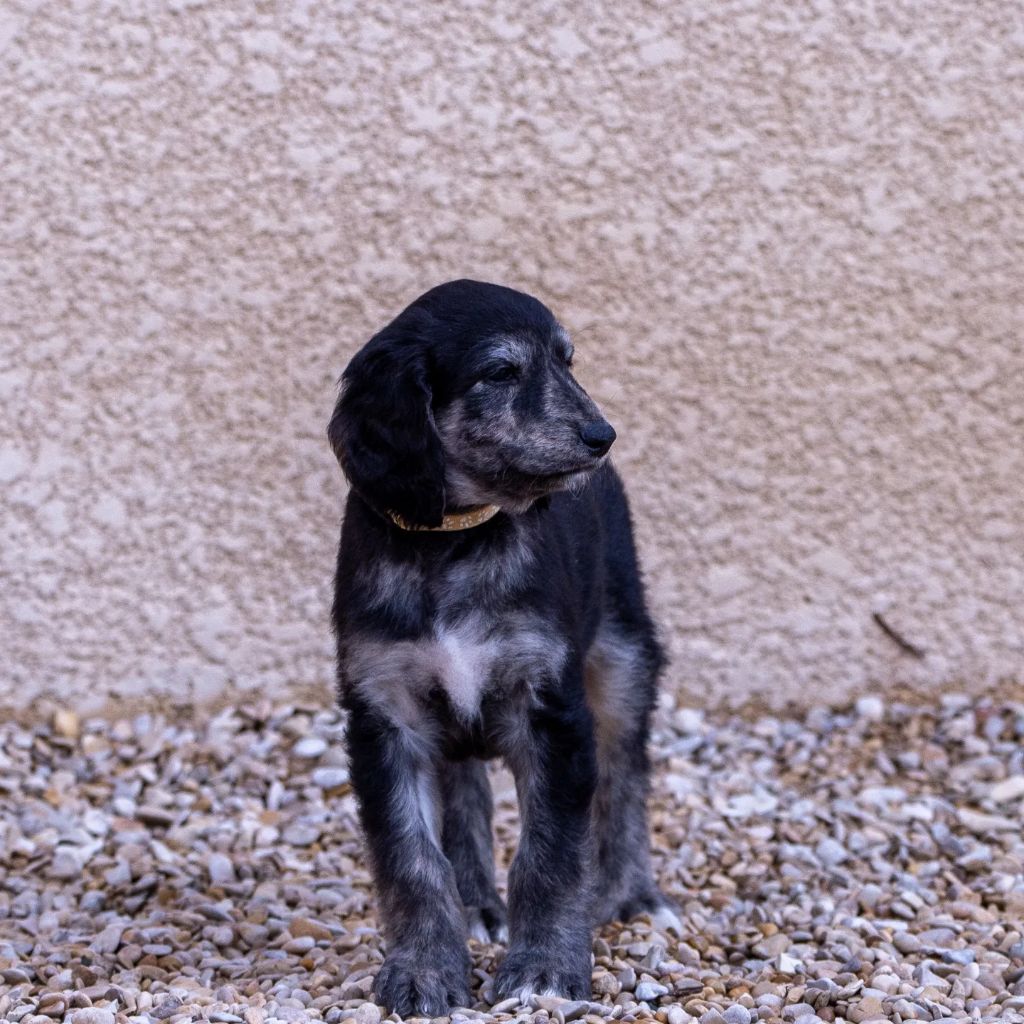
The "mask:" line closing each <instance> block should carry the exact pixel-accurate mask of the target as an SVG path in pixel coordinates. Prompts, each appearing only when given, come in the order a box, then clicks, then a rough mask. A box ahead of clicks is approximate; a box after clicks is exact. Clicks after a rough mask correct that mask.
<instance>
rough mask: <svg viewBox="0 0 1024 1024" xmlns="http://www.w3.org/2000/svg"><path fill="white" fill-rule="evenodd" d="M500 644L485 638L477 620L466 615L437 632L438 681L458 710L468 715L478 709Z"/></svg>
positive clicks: (464, 715)
mask: <svg viewBox="0 0 1024 1024" xmlns="http://www.w3.org/2000/svg"><path fill="white" fill-rule="evenodd" d="M500 654H501V647H500V644H499V643H498V641H497V640H496V639H487V638H486V636H485V634H484V633H483V631H482V630H480V628H479V623H478V622H477V621H476V620H473V619H467V620H465V621H464V622H461V623H459V624H458V625H456V626H453V627H442V628H441V629H439V630H438V632H437V641H436V658H437V673H438V676H439V679H438V681H439V682H440V684H441V686H442V687H443V688H444V690H445V692H446V693H447V694H448V699H449V700H450V701H451V702H452V704H453V705H454V706H455V708H456V709H457V710H458V712H459V713H460V714H461V715H462V716H463V717H465V718H472V717H473V716H475V715H476V713H477V711H478V710H479V709H480V695H481V694H482V693H483V691H484V689H485V687H486V686H487V684H488V683H489V682H490V680H491V678H492V675H493V672H494V663H495V661H497V659H498V658H499V657H500Z"/></svg>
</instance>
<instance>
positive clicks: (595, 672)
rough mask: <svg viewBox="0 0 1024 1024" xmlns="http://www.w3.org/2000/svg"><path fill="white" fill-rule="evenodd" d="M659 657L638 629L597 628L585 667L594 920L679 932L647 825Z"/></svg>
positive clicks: (649, 641) (677, 919)
mask: <svg viewBox="0 0 1024 1024" xmlns="http://www.w3.org/2000/svg"><path fill="white" fill-rule="evenodd" d="M660 660H661V656H660V652H659V650H658V648H657V645H656V644H655V643H654V641H653V638H651V637H650V636H648V635H646V634H645V632H643V631H639V630H637V631H633V630H628V629H626V628H625V627H622V626H619V625H618V624H615V625H611V624H608V623H606V624H605V625H604V626H602V630H601V633H600V634H599V636H598V638H597V640H596V642H595V644H594V646H593V648H592V649H591V651H590V655H589V657H588V659H587V666H586V676H585V679H586V688H587V703H588V704H589V705H590V709H591V711H592V713H593V715H594V722H595V727H596V733H597V764H598V782H597V792H596V794H595V796H594V806H593V824H594V838H595V855H596V862H597V865H596V875H597V884H596V886H595V906H594V910H595V917H596V919H597V920H598V921H600V922H604V921H611V920H619V921H628V920H629V919H630V918H631V917H635V916H636V915H637V914H642V913H648V914H651V916H652V917H653V918H654V919H655V921H656V922H657V923H658V924H660V925H661V926H662V927H671V928H674V929H675V930H676V931H679V929H680V922H679V917H678V914H677V913H676V908H675V907H674V905H673V903H672V901H671V900H669V899H668V898H667V897H666V896H664V895H663V894H662V893H661V891H660V890H659V889H658V887H657V885H656V884H655V882H654V875H653V873H652V870H651V858H650V846H649V844H650V838H649V833H648V825H647V807H646V802H647V794H648V790H649V788H650V783H649V776H650V763H649V761H648V757H647V737H648V733H649V731H650V717H651V712H652V711H653V709H654V703H655V699H656V688H657V673H658V668H659V666H660Z"/></svg>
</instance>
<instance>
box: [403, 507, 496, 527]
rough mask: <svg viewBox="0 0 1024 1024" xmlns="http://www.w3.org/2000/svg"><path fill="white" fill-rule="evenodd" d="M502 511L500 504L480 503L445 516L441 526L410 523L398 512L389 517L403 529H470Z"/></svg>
mask: <svg viewBox="0 0 1024 1024" xmlns="http://www.w3.org/2000/svg"><path fill="white" fill-rule="evenodd" d="M500 511H501V506H500V505H480V506H478V507H477V508H471V509H470V510H469V511H468V512H457V513H454V514H452V515H449V516H445V517H444V518H443V519H442V520H441V525H440V526H418V525H417V524H416V523H410V522H409V521H408V520H407V519H403V518H402V517H401V516H400V515H399V514H398V513H397V512H389V513H388V517H389V518H390V519H391V522H393V523H394V524H395V526H399V527H401V528H402V529H403V530H444V531H445V532H447V531H450V530H469V529H471V528H472V527H474V526H480V525H481V524H482V523H486V522H487V520H488V519H493V518H494V517H495V516H496V515H497V514H498V513H499V512H500Z"/></svg>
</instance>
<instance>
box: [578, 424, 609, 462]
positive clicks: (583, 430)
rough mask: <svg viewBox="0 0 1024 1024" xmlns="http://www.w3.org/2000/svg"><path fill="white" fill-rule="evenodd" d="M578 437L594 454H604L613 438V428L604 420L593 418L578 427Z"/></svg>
mask: <svg viewBox="0 0 1024 1024" xmlns="http://www.w3.org/2000/svg"><path fill="white" fill-rule="evenodd" d="M580 437H581V438H582V439H583V443H584V444H585V445H586V446H587V447H588V448H589V449H590V450H591V451H592V452H593V453H594V454H595V455H604V453H605V452H606V451H608V449H609V448H611V446H612V441H614V440H615V428H614V427H613V426H612V425H611V424H610V423H608V422H607V421H606V420H594V421H593V422H592V423H584V424H583V426H582V427H580Z"/></svg>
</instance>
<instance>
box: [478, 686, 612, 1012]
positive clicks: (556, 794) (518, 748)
mask: <svg viewBox="0 0 1024 1024" xmlns="http://www.w3.org/2000/svg"><path fill="white" fill-rule="evenodd" d="M565 682H566V681H565V680H563V681H562V682H561V683H559V684H557V686H556V687H551V688H550V689H548V690H547V691H546V692H544V691H542V692H541V694H540V695H539V699H538V701H537V702H536V703H535V704H534V705H533V706H532V707H531V708H530V709H529V710H528V711H526V712H524V717H525V721H524V722H522V723H520V730H518V737H517V740H518V741H517V742H516V743H515V744H514V748H510V749H509V751H508V754H507V759H508V762H509V765H510V767H511V768H512V771H513V773H514V775H515V778H516V789H517V792H518V794H519V813H520V818H521V821H522V829H521V834H520V839H519V849H518V851H517V852H516V856H515V859H514V860H513V862H512V866H511V868H510V870H509V879H508V918H509V950H508V954H507V955H506V957H505V959H504V961H503V962H502V965H501V967H500V969H499V971H498V974H497V978H496V981H495V988H496V991H497V993H498V995H499V996H501V997H508V996H513V995H514V996H518V997H519V999H520V1000H521V1001H525V1000H527V999H529V997H530V996H531V995H533V994H538V995H555V996H563V997H567V998H572V999H586V998H587V997H588V996H589V995H590V969H591V968H590V948H591V930H592V923H591V914H590V907H591V902H592V901H591V893H590V882H591V877H590V875H591V873H590V862H591V850H590V844H591V837H590V805H591V800H592V797H593V793H594V788H595V782H596V777H597V768H596V760H595V755H594V736H593V725H592V722H591V717H590V712H589V711H588V710H587V707H586V705H585V704H584V702H583V698H582V691H581V689H580V688H578V687H576V686H568V687H566V686H564V685H563V684H564V683H565Z"/></svg>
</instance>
